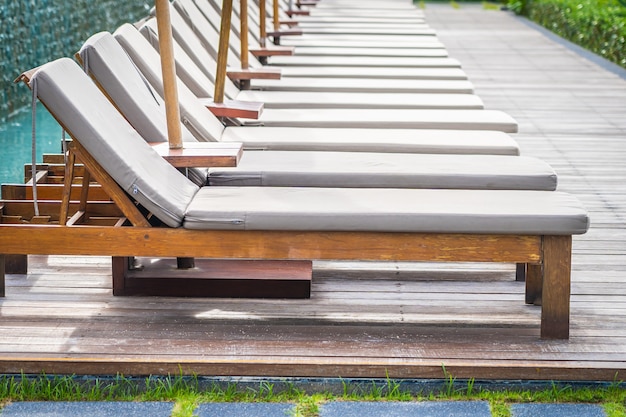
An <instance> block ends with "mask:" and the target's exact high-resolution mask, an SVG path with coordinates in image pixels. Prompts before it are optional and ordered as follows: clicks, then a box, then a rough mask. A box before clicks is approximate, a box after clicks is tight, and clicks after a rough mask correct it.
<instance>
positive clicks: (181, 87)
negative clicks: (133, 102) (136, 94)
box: [113, 24, 224, 142]
mask: <svg viewBox="0 0 626 417" xmlns="http://www.w3.org/2000/svg"><path fill="white" fill-rule="evenodd" d="M113 35H114V36H115V39H116V40H117V41H118V42H119V43H120V45H122V47H123V48H124V50H125V51H126V52H127V53H128V55H129V56H130V57H131V59H132V60H133V62H134V63H135V65H136V66H137V67H138V68H139V69H140V71H141V72H142V74H143V75H144V76H145V77H146V79H147V80H148V81H149V82H150V84H151V85H152V87H153V88H154V89H155V90H157V91H158V93H159V94H160V95H161V97H163V78H162V75H161V61H160V58H159V54H158V53H157V52H156V51H155V50H154V48H152V46H150V43H149V42H148V41H147V40H146V39H145V38H144V37H143V36H142V35H141V34H140V33H139V32H138V31H137V29H136V28H135V27H134V26H132V25H130V24H124V25H122V26H120V27H119V28H118V29H117V30H116V31H115V33H114V34H113ZM178 99H179V101H180V103H181V106H180V113H181V117H182V119H183V123H184V124H185V126H186V127H187V128H188V129H189V130H190V131H191V132H192V133H193V134H194V136H195V137H196V138H198V139H199V140H203V141H207V142H211V141H213V142H215V141H218V140H219V137H220V136H221V135H222V131H223V130H224V125H222V124H221V123H220V121H219V120H218V119H217V118H216V117H214V116H213V114H212V113H211V112H210V111H209V110H207V109H206V107H205V106H203V105H202V104H201V103H199V102H198V101H197V100H196V98H195V96H194V94H193V93H192V92H191V91H189V89H188V88H187V87H186V86H185V84H184V83H182V82H180V81H179V82H178Z"/></svg>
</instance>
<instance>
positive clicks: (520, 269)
mask: <svg viewBox="0 0 626 417" xmlns="http://www.w3.org/2000/svg"><path fill="white" fill-rule="evenodd" d="M515 281H519V282H524V281H526V264H515Z"/></svg>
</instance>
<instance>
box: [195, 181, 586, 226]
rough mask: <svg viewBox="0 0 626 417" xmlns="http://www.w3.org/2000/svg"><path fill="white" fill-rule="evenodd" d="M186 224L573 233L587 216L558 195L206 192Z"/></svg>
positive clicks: (210, 189)
mask: <svg viewBox="0 0 626 417" xmlns="http://www.w3.org/2000/svg"><path fill="white" fill-rule="evenodd" d="M183 227H185V228H187V229H207V230H208V229H220V230H222V229H225V230H303V231H304V230H306V231H371V232H378V231H380V232H420V233H478V234H529V235H535V234H539V235H571V234H582V233H585V232H586V231H587V227H588V217H587V213H586V212H585V210H584V209H583V208H582V206H581V204H580V202H579V201H578V200H577V199H576V198H575V197H573V196H571V195H568V194H564V193H561V192H557V191H484V190H415V189H380V188H373V189H363V188H343V189H341V188H291V187H203V188H201V189H200V190H199V191H198V193H197V194H196V195H195V196H194V198H193V199H192V201H191V203H190V204H189V205H188V207H187V210H186V213H185V217H184V220H183Z"/></svg>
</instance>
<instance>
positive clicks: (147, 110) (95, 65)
mask: <svg viewBox="0 0 626 417" xmlns="http://www.w3.org/2000/svg"><path fill="white" fill-rule="evenodd" d="M79 55H80V58H81V60H82V61H83V67H84V68H85V71H86V72H87V73H88V74H89V75H91V76H92V77H93V78H94V79H95V80H96V82H97V83H98V84H99V85H100V88H102V90H103V91H104V92H105V94H106V96H107V97H108V98H109V99H110V100H111V101H112V102H113V104H114V105H115V107H117V109H118V110H119V111H120V113H122V115H123V116H124V117H125V118H126V120H128V121H129V122H130V124H131V125H133V127H134V128H135V130H136V131H137V132H138V133H139V134H140V135H141V136H142V137H143V138H144V140H146V141H147V142H167V140H168V129H167V118H166V114H165V103H164V102H163V99H162V98H161V96H159V94H158V93H157V92H156V91H154V89H153V88H152V87H151V86H150V84H149V83H148V81H147V80H146V79H145V78H144V77H143V75H142V74H141V73H140V72H139V69H137V68H136V67H135V65H134V64H133V61H132V60H131V59H130V57H129V56H128V55H127V54H126V52H125V51H124V49H123V48H122V46H121V45H120V44H119V43H118V42H117V41H116V40H115V38H114V37H113V35H111V34H110V33H108V32H100V33H97V34H95V35H93V36H91V37H90V38H89V39H87V41H86V42H85V43H84V44H83V46H82V48H81V49H80V51H79ZM181 133H182V139H183V141H184V142H197V141H198V140H197V139H196V138H195V137H194V136H193V134H192V133H191V132H190V131H189V130H188V129H187V128H186V127H185V125H183V124H182V122H181ZM187 172H188V174H189V175H188V177H189V178H190V179H191V180H192V181H193V182H194V183H195V184H198V185H204V184H206V179H207V169H206V168H189V169H188V171H187Z"/></svg>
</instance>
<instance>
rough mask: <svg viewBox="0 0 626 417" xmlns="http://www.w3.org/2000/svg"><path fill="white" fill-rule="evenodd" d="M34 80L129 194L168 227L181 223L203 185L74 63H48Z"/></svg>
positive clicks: (39, 91) (54, 112) (35, 87)
mask: <svg viewBox="0 0 626 417" xmlns="http://www.w3.org/2000/svg"><path fill="white" fill-rule="evenodd" d="M30 84H31V87H32V88H33V90H34V92H35V94H36V95H37V97H39V99H40V100H41V102H42V103H43V104H44V105H45V106H46V108H48V110H49V111H50V113H51V114H52V115H53V116H54V117H55V118H56V119H57V120H58V121H59V123H60V124H61V125H62V126H63V127H64V129H66V130H67V132H68V133H69V134H70V136H71V137H72V138H73V139H74V140H76V141H78V142H79V143H80V144H81V145H82V146H83V147H84V148H85V149H86V150H87V152H89V154H90V155H91V156H92V157H93V158H94V159H95V160H96V161H97V162H98V164H100V166H101V167H102V168H103V169H104V170H105V171H106V172H107V173H108V174H109V175H110V176H111V177H112V178H113V179H114V180H115V182H117V184H118V185H119V186H120V187H121V188H122V189H123V190H125V191H126V192H127V193H128V194H129V195H130V196H131V198H133V199H134V200H136V201H137V202H138V203H140V204H141V205H142V206H144V207H145V208H146V209H148V210H149V211H150V212H151V213H153V214H154V215H155V216H156V217H157V218H158V219H160V220H161V221H163V222H164V223H165V224H167V225H168V226H171V227H178V226H180V225H181V223H182V221H183V217H184V214H185V211H186V209H187V206H188V205H189V203H190V202H191V200H192V199H193V197H194V196H195V194H196V193H197V192H198V189H199V187H198V186H196V185H195V184H193V183H192V182H191V181H190V180H188V179H187V178H185V176H184V175H182V174H181V173H180V172H178V171H177V170H176V168H174V167H172V166H171V165H170V164H169V163H168V162H166V161H165V160H164V159H163V158H162V157H161V156H159V155H158V154H157V153H156V152H155V151H154V150H153V149H152V148H151V147H150V145H148V143H147V142H146V141H145V140H143V138H141V136H139V134H138V133H137V132H136V131H135V129H133V127H132V126H131V125H130V124H129V123H128V121H126V119H124V117H123V116H122V115H121V114H120V113H119V112H118V111H117V109H116V108H115V107H114V106H113V104H111V102H110V101H109V100H108V99H107V98H106V97H105V96H104V94H103V93H102V92H101V91H100V90H99V89H98V87H97V86H96V85H95V84H94V83H93V82H92V80H91V79H90V78H89V76H88V75H87V74H85V73H84V72H83V71H82V69H81V68H80V66H78V64H77V63H76V62H74V61H72V60H71V59H69V58H61V59H58V60H56V61H53V62H50V63H48V64H45V65H43V66H42V67H40V68H39V70H38V71H37V72H35V74H34V75H33V76H32V79H31V83H30Z"/></svg>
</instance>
